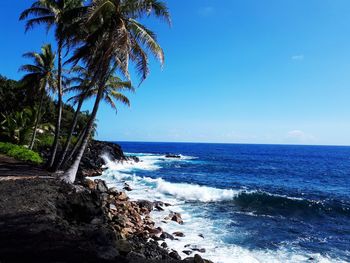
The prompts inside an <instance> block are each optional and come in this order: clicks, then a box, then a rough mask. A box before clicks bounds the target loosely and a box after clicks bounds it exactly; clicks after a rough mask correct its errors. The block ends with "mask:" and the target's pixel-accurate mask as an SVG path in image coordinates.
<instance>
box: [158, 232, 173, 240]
mask: <svg viewBox="0 0 350 263" xmlns="http://www.w3.org/2000/svg"><path fill="white" fill-rule="evenodd" d="M160 238H162V239H166V238H168V239H170V240H174V239H175V238H174V236H173V235H170V234H169V233H167V232H163V233H162V234H161V235H160Z"/></svg>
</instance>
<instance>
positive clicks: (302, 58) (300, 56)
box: [292, 54, 304, 60]
mask: <svg viewBox="0 0 350 263" xmlns="http://www.w3.org/2000/svg"><path fill="white" fill-rule="evenodd" d="M292 60H304V55H303V54H298V55H294V56H292Z"/></svg>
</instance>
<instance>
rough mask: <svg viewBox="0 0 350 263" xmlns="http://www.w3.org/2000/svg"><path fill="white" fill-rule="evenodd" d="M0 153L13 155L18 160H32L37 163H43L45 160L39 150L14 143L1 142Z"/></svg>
mask: <svg viewBox="0 0 350 263" xmlns="http://www.w3.org/2000/svg"><path fill="white" fill-rule="evenodd" d="M0 153H3V154H6V155H8V156H11V157H13V158H15V159H17V160H21V161H26V162H32V163H35V164H41V163H42V162H43V160H42V158H41V157H40V155H39V154H38V153H37V152H34V151H31V150H29V149H27V148H25V147H23V146H19V145H15V144H12V143H4V142H0Z"/></svg>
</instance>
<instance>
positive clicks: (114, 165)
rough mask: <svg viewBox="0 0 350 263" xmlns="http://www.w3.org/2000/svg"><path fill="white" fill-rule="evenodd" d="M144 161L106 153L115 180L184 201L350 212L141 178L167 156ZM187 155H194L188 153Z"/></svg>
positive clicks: (336, 204) (278, 210)
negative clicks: (118, 158)
mask: <svg viewBox="0 0 350 263" xmlns="http://www.w3.org/2000/svg"><path fill="white" fill-rule="evenodd" d="M138 157H139V158H140V162H135V161H133V160H130V161H124V162H114V161H112V160H111V159H110V158H109V157H108V156H103V158H104V160H105V163H106V167H107V168H108V169H109V171H111V175H112V176H113V178H114V179H115V180H119V181H121V180H131V181H133V182H134V183H138V184H144V185H147V186H149V187H151V188H153V189H154V190H155V191H156V192H158V193H160V194H163V195H170V196H173V197H174V198H176V199H179V200H181V201H198V202H227V201H228V202H231V203H232V204H233V205H234V206H235V207H236V208H238V209H240V210H241V211H246V212H253V213H255V214H262V215H273V216H274V215H282V216H315V215H322V214H325V213H327V214H330V213H337V214H343V215H350V204H348V203H346V202H340V201H337V200H330V201H316V200H308V199H305V198H299V197H291V196H286V195H278V194H272V193H268V192H263V191H254V190H252V191H248V190H235V189H220V188H215V187H209V186H202V185H197V184H188V183H171V182H168V181H165V180H164V179H162V178H150V177H140V176H136V175H135V174H133V171H136V170H149V171H152V170H158V169H160V168H161V166H160V164H158V163H159V162H161V160H163V158H164V159H167V158H166V157H165V156H163V155H154V154H138ZM184 158H193V157H189V156H186V157H184Z"/></svg>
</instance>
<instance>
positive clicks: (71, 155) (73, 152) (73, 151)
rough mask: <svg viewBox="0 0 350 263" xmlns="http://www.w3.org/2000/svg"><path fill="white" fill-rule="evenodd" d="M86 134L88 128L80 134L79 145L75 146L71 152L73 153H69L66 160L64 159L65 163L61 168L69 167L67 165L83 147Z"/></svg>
mask: <svg viewBox="0 0 350 263" xmlns="http://www.w3.org/2000/svg"><path fill="white" fill-rule="evenodd" d="M85 132H86V127H85V128H84V129H83V130H82V131H81V132H80V134H79V136H78V140H77V143H76V144H75V145H74V147H73V149H72V150H71V152H70V153H69V155H68V156H67V155H66V158H65V159H64V161H63V163H62V164H61V168H64V167H66V166H67V163H68V162H69V161H70V160H72V158H73V156H74V155H75V153H76V152H77V150H78V148H79V147H80V145H81V142H82V141H83V138H84V135H85Z"/></svg>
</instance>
